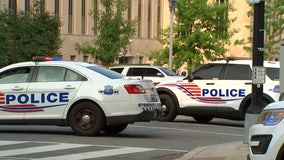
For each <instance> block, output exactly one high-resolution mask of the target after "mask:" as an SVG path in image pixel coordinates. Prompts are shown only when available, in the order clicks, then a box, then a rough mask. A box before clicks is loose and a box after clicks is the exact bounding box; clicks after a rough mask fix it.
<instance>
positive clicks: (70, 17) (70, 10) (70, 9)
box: [68, 0, 73, 33]
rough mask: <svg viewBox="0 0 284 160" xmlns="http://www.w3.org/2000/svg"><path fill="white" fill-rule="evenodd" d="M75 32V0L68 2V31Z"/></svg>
mask: <svg viewBox="0 0 284 160" xmlns="http://www.w3.org/2000/svg"><path fill="white" fill-rule="evenodd" d="M72 32H73V0H69V4H68V33H72Z"/></svg>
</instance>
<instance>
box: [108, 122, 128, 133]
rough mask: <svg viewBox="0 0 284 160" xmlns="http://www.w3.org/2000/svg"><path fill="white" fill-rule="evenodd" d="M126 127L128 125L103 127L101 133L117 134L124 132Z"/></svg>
mask: <svg viewBox="0 0 284 160" xmlns="http://www.w3.org/2000/svg"><path fill="white" fill-rule="evenodd" d="M127 126H128V124H118V125H113V126H105V127H104V128H103V132H105V133H106V134H117V133H120V132H122V131H123V130H125V128H126V127H127Z"/></svg>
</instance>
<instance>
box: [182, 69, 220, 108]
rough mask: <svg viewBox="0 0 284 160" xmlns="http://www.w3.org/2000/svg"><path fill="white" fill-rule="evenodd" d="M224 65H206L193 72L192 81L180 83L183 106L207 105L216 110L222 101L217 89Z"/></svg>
mask: <svg viewBox="0 0 284 160" xmlns="http://www.w3.org/2000/svg"><path fill="white" fill-rule="evenodd" d="M223 67H224V64H207V65H204V66H202V67H201V68H199V69H198V70H196V71H195V72H193V81H192V82H186V83H180V84H179V85H181V87H180V88H181V89H182V91H183V94H182V103H183V106H190V107H207V109H208V110H211V111H212V112H215V111H216V106H217V104H218V103H222V99H221V98H219V97H217V92H215V91H216V90H218V87H217V86H218V80H219V77H220V74H221V72H222V70H223ZM184 82H185V81H184ZM200 109H202V108H200Z"/></svg>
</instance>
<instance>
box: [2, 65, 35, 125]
mask: <svg viewBox="0 0 284 160" xmlns="http://www.w3.org/2000/svg"><path fill="white" fill-rule="evenodd" d="M32 72H33V67H17V68H12V69H8V70H5V71H2V72H1V73H0V119H1V120H21V119H23V118H24V113H25V112H26V111H27V108H29V107H33V104H31V103H30V102H29V97H28V96H27V94H26V90H27V86H28V82H29V79H30V77H31V75H32Z"/></svg>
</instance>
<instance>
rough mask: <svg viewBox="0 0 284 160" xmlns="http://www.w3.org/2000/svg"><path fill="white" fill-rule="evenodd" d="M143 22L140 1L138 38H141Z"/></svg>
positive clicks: (140, 0)
mask: <svg viewBox="0 0 284 160" xmlns="http://www.w3.org/2000/svg"><path fill="white" fill-rule="evenodd" d="M141 20H142V0H139V2H138V33H137V36H138V38H141V28H142V27H141V26H142V23H141Z"/></svg>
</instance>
